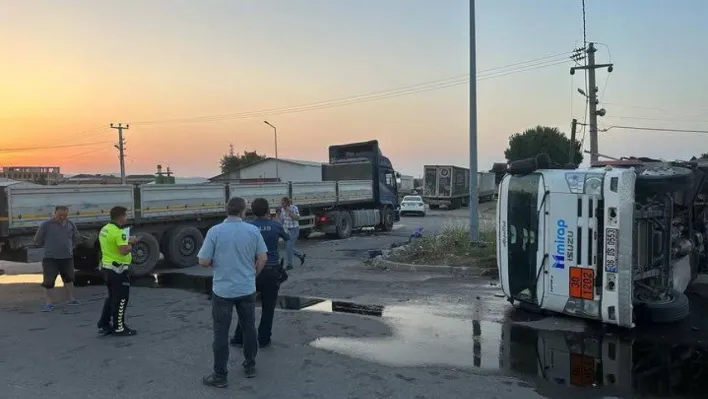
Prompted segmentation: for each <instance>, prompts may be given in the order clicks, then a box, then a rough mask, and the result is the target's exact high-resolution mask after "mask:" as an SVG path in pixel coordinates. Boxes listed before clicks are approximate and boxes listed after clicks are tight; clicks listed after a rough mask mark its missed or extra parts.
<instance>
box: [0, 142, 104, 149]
mask: <svg viewBox="0 0 708 399" xmlns="http://www.w3.org/2000/svg"><path fill="white" fill-rule="evenodd" d="M108 143H110V141H100V142H95V143H81V144H64V145H54V146H43V147H19V148H0V152H23V151H36V150H50V149H54V148H72V147H86V146H90V145H99V144H108Z"/></svg>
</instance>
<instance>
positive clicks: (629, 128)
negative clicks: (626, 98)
mask: <svg viewBox="0 0 708 399" xmlns="http://www.w3.org/2000/svg"><path fill="white" fill-rule="evenodd" d="M612 129H627V130H648V131H653V132H674V133H701V134H708V130H690V129H663V128H658V127H646V126H621V125H612V126H610V127H608V128H605V129H602V131H603V132H607V131H609V130H612Z"/></svg>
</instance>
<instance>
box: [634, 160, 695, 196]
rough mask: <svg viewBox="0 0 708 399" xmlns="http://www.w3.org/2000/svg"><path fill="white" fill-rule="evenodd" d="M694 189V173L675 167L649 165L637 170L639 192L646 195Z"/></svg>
mask: <svg viewBox="0 0 708 399" xmlns="http://www.w3.org/2000/svg"><path fill="white" fill-rule="evenodd" d="M691 187H693V171H692V170H691V169H688V168H682V167H680V166H673V165H666V164H661V165H655V166H651V165H648V166H646V167H641V168H638V170H637V191H638V192H639V193H641V194H644V195H653V194H663V193H673V192H677V191H684V190H688V189H690V188H691Z"/></svg>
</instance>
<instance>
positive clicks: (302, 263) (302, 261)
mask: <svg viewBox="0 0 708 399" xmlns="http://www.w3.org/2000/svg"><path fill="white" fill-rule="evenodd" d="M305 257H307V254H302V255H300V256H298V258H300V266H302V265H304V264H305Z"/></svg>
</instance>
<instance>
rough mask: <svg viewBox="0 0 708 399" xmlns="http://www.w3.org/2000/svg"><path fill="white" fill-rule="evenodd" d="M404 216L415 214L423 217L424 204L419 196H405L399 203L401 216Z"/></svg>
mask: <svg viewBox="0 0 708 399" xmlns="http://www.w3.org/2000/svg"><path fill="white" fill-rule="evenodd" d="M405 214H416V215H420V216H425V203H423V198H422V197H421V196H419V195H406V196H405V197H403V201H401V216H403V215H405Z"/></svg>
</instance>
